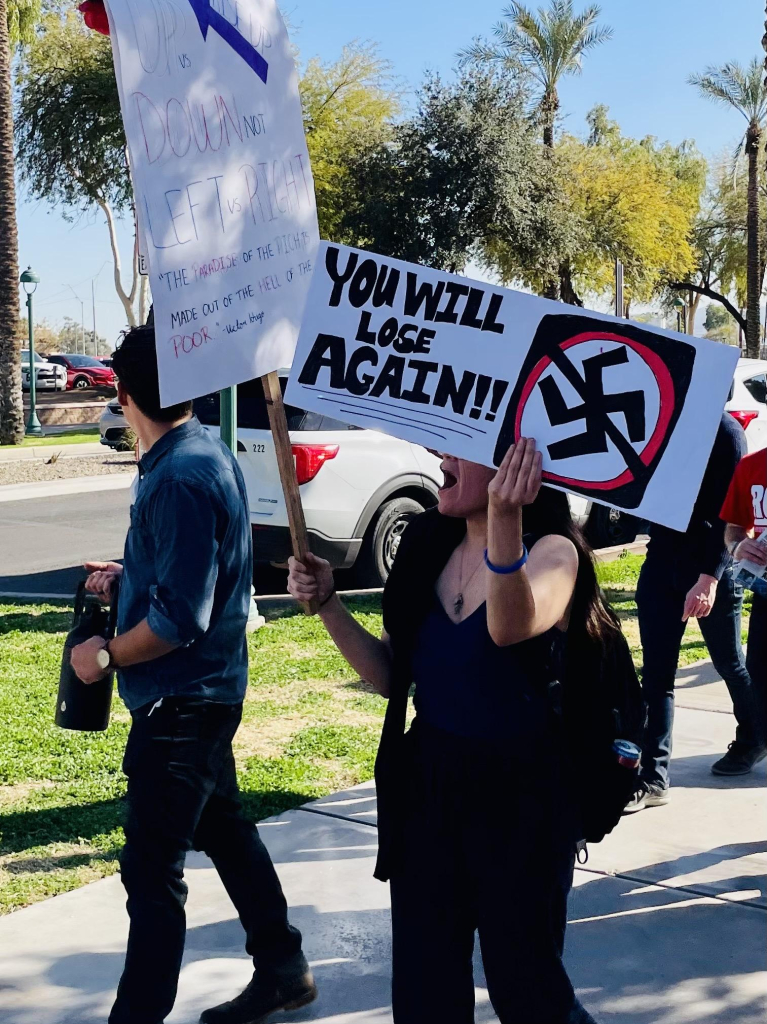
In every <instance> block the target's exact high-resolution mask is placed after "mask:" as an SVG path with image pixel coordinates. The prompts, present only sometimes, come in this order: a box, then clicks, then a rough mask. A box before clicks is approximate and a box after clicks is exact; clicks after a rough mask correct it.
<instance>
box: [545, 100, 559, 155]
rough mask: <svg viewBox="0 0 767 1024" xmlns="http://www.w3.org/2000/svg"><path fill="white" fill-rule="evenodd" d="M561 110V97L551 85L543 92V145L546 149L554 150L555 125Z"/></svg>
mask: <svg viewBox="0 0 767 1024" xmlns="http://www.w3.org/2000/svg"><path fill="white" fill-rule="evenodd" d="M558 110H559V96H558V95H557V89H556V86H554V85H550V86H548V87H547V88H546V89H544V92H543V99H542V100H541V113H542V114H543V144H544V146H545V147H546V149H553V148H554V125H555V124H556V120H557V111H558Z"/></svg>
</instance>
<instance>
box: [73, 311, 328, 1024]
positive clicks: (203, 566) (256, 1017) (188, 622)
mask: <svg viewBox="0 0 767 1024" xmlns="http://www.w3.org/2000/svg"><path fill="white" fill-rule="evenodd" d="M113 365H114V370H115V374H116V375H117V378H118V399H119V401H120V404H121V405H122V407H123V411H124V414H125V418H126V420H127V421H128V424H129V425H130V426H131V427H132V429H133V430H134V431H135V432H136V434H137V435H138V437H139V440H140V442H141V446H142V450H143V451H144V453H145V454H144V456H143V458H142V459H141V462H140V463H139V478H140V482H139V488H138V494H137V497H136V500H135V502H134V504H133V506H132V507H131V526H130V530H129V532H128V536H127V540H126V545H125V568H124V570H123V569H122V567H121V566H119V565H117V564H116V563H107V564H99V565H92V566H90V568H91V569H93V570H94V571H93V572H92V574H91V576H90V577H89V580H88V586H89V588H90V589H91V590H92V591H94V592H96V593H99V594H100V595H101V596H103V597H108V596H109V594H110V593H111V590H112V587H113V585H114V582H115V580H117V579H118V578H119V579H120V600H119V612H118V635H117V637H116V638H115V639H114V640H111V641H110V642H109V643H108V644H105V643H104V641H103V640H102V639H100V638H93V639H91V640H88V641H87V642H86V643H84V644H81V645H80V646H79V647H76V648H75V649H74V651H73V653H72V664H73V667H74V669H75V671H76V672H77V674H78V676H79V677H80V678H81V679H82V680H83V681H84V682H86V683H92V682H95V681H96V680H97V679H99V678H101V676H103V675H104V674H105V672H106V671H110V670H111V669H116V670H117V676H118V681H119V690H120V695H121V697H122V698H123V700H124V702H125V704H126V706H127V707H128V710H129V711H130V713H131V719H132V725H131V731H130V735H129V737H128V745H127V748H126V751H125V761H124V770H125V773H126V775H127V776H128V796H127V804H128V812H127V821H126V826H125V848H124V850H123V854H122V858H121V871H122V881H123V884H124V886H125V889H126V891H127V894H128V903H127V907H128V914H129V916H130V935H129V938H128V950H127V954H126V958H125V968H124V971H123V975H122V978H121V979H120V984H119V987H118V991H117V998H116V1001H115V1004H114V1007H113V1008H112V1012H111V1014H110V1016H109V1024H162V1022H163V1021H164V1019H165V1017H166V1016H167V1015H168V1014H169V1013H170V1011H171V1009H172V1008H173V1003H174V1000H175V997H176V989H177V985H178V977H179V971H180V968H181V959H182V955H183V951H184V938H185V930H186V921H185V914H184V904H185V901H186V895H187V887H186V884H185V882H184V878H183V874H184V862H185V858H186V854H187V852H188V851H189V850H190V849H198V850H204V851H205V852H206V853H207V854H208V856H209V857H210V858H211V860H212V861H213V863H214V865H215V867H216V870H217V871H218V873H219V875H220V876H221V880H222V882H223V883H224V886H225V887H226V890H227V892H228V894H229V896H230V898H231V900H232V902H233V903H234V905H235V907H236V909H237V912H238V914H239V917H240V921H241V922H242V925H243V928H244V929H245V933H246V949H247V951H248V953H249V954H250V956H252V958H253V961H254V964H255V968H256V971H255V974H254V977H253V980H252V981H251V983H250V984H249V985H248V987H247V988H246V989H245V991H244V992H243V993H242V994H241V995H240V996H238V997H237V998H236V999H234V1000H233V1001H232V1002H230V1003H224V1004H222V1005H221V1006H219V1007H216V1008H214V1009H211V1010H207V1011H206V1012H205V1013H204V1014H203V1016H202V1021H204V1022H205V1024H256V1022H258V1021H262V1020H264V1019H265V1018H266V1017H267V1016H268V1015H269V1014H271V1013H272V1012H274V1011H276V1010H280V1009H290V1008H294V1007H298V1006H303V1005H305V1004H306V1003H309V1002H311V1001H312V1000H313V999H314V998H315V996H316V989H315V986H314V981H313V978H312V975H311V973H310V971H309V967H308V964H307V962H306V959H305V958H304V955H303V953H302V951H301V936H300V934H299V932H298V931H297V930H296V929H295V928H293V927H291V925H290V924H289V923H288V917H287V904H286V901H285V897H284V896H283V893H282V889H281V887H280V883H279V880H278V878H277V874H276V872H275V870H274V866H273V865H272V862H271V859H270V857H269V854H268V852H267V850H266V848H265V846H264V845H263V843H262V842H261V839H260V838H259V835H258V832H257V829H256V827H255V826H254V825H253V824H252V823H251V822H249V821H248V820H246V818H245V817H244V816H243V814H242V812H241V810H240V802H239V794H238V789H237V781H236V776H235V765H234V757H233V754H232V739H233V737H234V735H235V733H236V731H237V727H238V725H239V723H240V718H241V714H242V701H243V697H244V695H245V690H246V686H247V672H248V665H247V647H246V642H245V627H246V622H247V618H248V608H249V603H250V584H251V575H252V551H251V532H250V522H249V515H248V502H247V497H246V493H245V484H244V481H243V478H242V474H241V472H240V469H239V467H238V465H237V461H236V459H235V458H234V457H233V456H232V454H231V453H230V452H229V451H228V450H227V449H226V448H225V447H224V445H223V444H221V442H220V441H218V440H217V439H215V438H214V437H211V436H210V435H209V434H208V433H207V432H206V431H205V430H203V428H202V427H201V425H200V423H199V422H198V420H197V419H196V418H194V417H193V416H192V407H191V402H185V403H181V404H179V405H176V406H171V407H168V408H162V407H161V405H160V396H159V386H158V377H157V357H156V349H155V335H154V328H153V327H139V328H133V329H132V330H130V331H129V332H128V333H127V334H126V335H125V339H124V341H123V343H122V345H121V346H120V347H119V348H118V350H117V351H116V352H115V356H114V363H113Z"/></svg>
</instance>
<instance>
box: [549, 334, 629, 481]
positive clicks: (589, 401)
mask: <svg viewBox="0 0 767 1024" xmlns="http://www.w3.org/2000/svg"><path fill="white" fill-rule="evenodd" d="M628 361H629V357H628V353H627V352H626V349H625V348H623V347H620V348H614V349H611V350H610V351H608V352H600V353H599V354H598V355H595V356H591V358H589V359H584V361H583V378H582V379H579V381H578V383H579V387H578V388H577V391H578V393H579V395H580V397H581V399H582V403H581V404H580V405H576V406H573V407H572V408H570V407H569V406H568V405H567V403H566V402H565V400H564V397H563V396H562V392H561V391H560V389H559V386H558V384H557V382H556V380H555V379H554V378H553V377H551V376H549V377H544V378H543V380H541V382H540V384H539V387H540V389H541V397H542V399H543V404H544V406H545V408H546V413H547V415H548V417H549V422H550V423H551V425H552V426H554V427H559V426H562V425H563V424H565V423H574V422H576V421H577V420H584V421H585V424H586V429H585V430H584V431H583V432H582V433H580V434H574V435H573V436H572V437H567V438H564V439H563V440H561V441H554V442H553V443H552V444H550V445H547V448H548V453H549V455H550V457H551V458H552V459H553V460H554V461H559V460H560V459H570V458H575V457H577V456H579V455H596V454H599V453H603V452H606V451H608V428H607V426H606V420H607V416H608V414H609V413H623V415H624V416H625V419H626V430H627V434H628V438H629V441H631V442H632V443H636V442H641V441H644V439H645V396H644V392H642V391H624V392H619V393H617V394H605V389H604V381H603V379H602V374H603V371H604V370H605V368H606V367H608V366H620V365H622V364H624V363H627V362H628ZM560 365H561V364H560ZM570 365H572V364H570ZM573 369H574V367H573ZM567 376H568V378H570V379H572V378H571V375H570V374H568V375H567ZM610 433H611V434H612V433H613V431H610Z"/></svg>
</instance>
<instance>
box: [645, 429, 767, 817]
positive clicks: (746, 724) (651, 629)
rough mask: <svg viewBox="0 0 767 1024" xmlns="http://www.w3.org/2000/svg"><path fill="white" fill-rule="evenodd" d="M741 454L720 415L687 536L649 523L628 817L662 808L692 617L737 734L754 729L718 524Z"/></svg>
mask: <svg viewBox="0 0 767 1024" xmlns="http://www.w3.org/2000/svg"><path fill="white" fill-rule="evenodd" d="M745 450H746V440H745V434H744V432H743V428H742V427H741V426H740V424H739V423H737V422H736V421H735V419H733V417H732V416H730V414H729V413H723V415H722V420H721V423H720V425H719V430H718V431H717V435H716V440H715V442H714V447H713V450H712V452H711V456H710V457H709V461H708V465H707V467H706V472H705V474H704V476H703V481H702V483H701V487H700V491H699V492H698V498H697V500H696V502H695V507H694V509H693V512H692V516H691V518H690V523H689V526H688V528H687V531H686V532H685V533H680V532H678V531H676V530H671V529H669V528H668V527H665V526H657V525H653V527H652V529H651V531H650V543H649V545H648V548H647V558H646V559H645V562H644V565H643V566H642V571H641V573H640V576H639V583H638V586H637V609H638V612H639V633H640V637H641V641H642V652H643V668H642V690H643V693H644V697H645V700H646V702H647V712H648V717H647V729H646V731H645V741H644V744H643V749H642V784H641V786H640V788H639V789H638V790H637V792H636V793H635V794H634V796H633V798H632V799H631V801H630V802H629V804H628V805H627V807H626V811H627V813H631V812H633V811H640V810H642V809H643V808H644V807H654V806H658V805H660V804H665V803H667V802H668V799H669V761H670V758H671V738H672V730H673V726H674V681H675V678H676V671H677V667H678V664H679V650H680V648H681V644H682V638H683V637H684V632H685V629H686V627H687V621H688V619H690V618H693V617H694V618H697V620H698V624H699V626H700V629H701V632H702V633H703V639H704V640H705V641H706V646H707V647H708V651H709V654H710V655H711V660H712V662H713V663H714V667H715V668H716V670H717V672H718V673H719V674H720V675H721V677H722V678H723V679H724V681H725V682H726V684H727V687H728V689H729V691H730V696H731V697H732V702H733V706H734V710H735V717H736V719H737V721H738V729H739V730H740V731H743V732H749V731H750V730H752V729H753V714H752V709H751V702H750V686H751V681H750V679H749V676H748V672H747V671H746V663H745V659H744V657H743V648H742V645H741V640H740V619H741V608H742V604H743V588H742V587H741V586H740V585H739V584H736V583H735V582H734V581H733V579H732V568H731V566H732V559H731V556H730V553H729V552H728V550H727V548H726V546H725V543H724V523H723V522H722V521H721V520H720V518H719V512H720V511H721V508H722V502H723V501H724V498H725V495H726V493H727V487H728V485H729V482H730V480H732V475H733V473H734V471H735V467H736V466H737V464H738V462H739V461H740V459H741V457H742V456H743V454H744V453H745Z"/></svg>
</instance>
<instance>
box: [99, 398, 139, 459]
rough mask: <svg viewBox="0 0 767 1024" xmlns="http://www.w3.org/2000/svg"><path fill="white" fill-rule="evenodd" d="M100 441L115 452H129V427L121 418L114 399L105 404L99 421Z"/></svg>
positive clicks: (122, 417) (119, 406)
mask: <svg viewBox="0 0 767 1024" xmlns="http://www.w3.org/2000/svg"><path fill="white" fill-rule="evenodd" d="M99 433H100V434H101V438H100V441H101V443H102V444H105V445H107V447H109V448H114V450H115V451H116V452H123V451H130V450H131V449H132V447H133V446H132V445H131V443H130V440H129V436H128V434H129V427H128V424H127V423H126V421H125V417H124V416H123V410H122V406H121V405H120V403H119V402H118V401H117V399H116V398H113V399H112V401H111V402H108V403H107V406H106V408H105V409H104V411H103V412H102V414H101V419H100V420H99Z"/></svg>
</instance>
